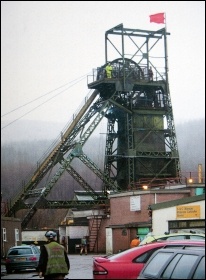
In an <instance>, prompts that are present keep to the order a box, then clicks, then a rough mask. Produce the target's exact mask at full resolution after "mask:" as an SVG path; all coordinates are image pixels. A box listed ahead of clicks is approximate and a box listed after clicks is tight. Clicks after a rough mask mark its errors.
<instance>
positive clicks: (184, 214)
mask: <svg viewBox="0 0 206 280" xmlns="http://www.w3.org/2000/svg"><path fill="white" fill-rule="evenodd" d="M183 218H196V219H198V218H200V205H196V206H194V205H193V206H185V205H181V206H177V207H176V219H183Z"/></svg>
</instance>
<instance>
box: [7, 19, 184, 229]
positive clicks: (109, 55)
mask: <svg viewBox="0 0 206 280" xmlns="http://www.w3.org/2000/svg"><path fill="white" fill-rule="evenodd" d="M167 35H169V33H168V32H167V31H166V29H165V28H163V29H160V30H157V31H148V30H139V29H129V28H124V27H123V24H120V25H118V26H116V27H114V28H112V29H110V30H108V31H106V33H105V63H104V65H102V66H99V67H97V68H96V69H93V73H92V75H90V76H88V79H87V83H88V88H89V89H90V91H91V92H90V93H89V94H88V95H87V96H86V97H85V99H84V101H83V103H82V104H81V105H80V109H79V110H78V111H77V112H76V113H75V114H74V115H73V118H72V120H71V121H70V122H69V124H68V125H67V126H66V127H65V128H64V130H63V131H62V132H61V134H60V136H59V137H58V138H57V139H56V140H55V142H54V143H53V144H52V146H50V147H49V149H48V150H47V151H46V153H45V154H44V155H43V157H42V158H41V159H40V160H39V161H38V164H37V168H36V169H35V170H34V171H33V172H32V173H31V175H30V176H29V179H27V180H26V183H24V185H23V186H21V187H20V188H19V190H18V192H17V193H16V194H15V196H14V197H13V199H12V200H11V203H10V206H9V208H8V211H7V212H6V214H5V215H6V216H15V213H16V212H17V211H18V210H19V209H27V213H26V215H25V217H24V219H23V221H22V228H25V227H26V226H27V224H28V223H29V221H30V219H31V218H32V217H33V216H34V214H35V213H36V211H37V209H39V208H71V207H76V208H77V207H80V208H82V207H84V208H85V207H88V208H91V207H92V206H94V205H102V204H105V201H107V194H108V192H110V191H112V192H121V191H125V190H129V189H138V188H142V187H145V186H146V187H147V188H153V187H155V188H158V187H159V188H164V187H165V186H166V185H167V184H168V183H171V182H176V183H177V182H179V180H180V163H179V153H178V147H177V140H176V133H175V125H174V118H173V111H172V104H171V98H170V91H169V81H168V60H167V59H168V57H167ZM109 62H110V64H111V66H112V75H111V77H110V78H108V77H107V75H106V72H105V68H106V66H107V64H108V63H109ZM150 67H152V69H153V79H152V80H151V79H150V77H149V75H148V70H149V68H150ZM103 118H104V119H105V118H106V120H107V128H106V143H105V158H104V168H103V169H102V168H100V167H99V166H98V165H97V164H96V163H95V162H94V161H93V160H92V159H91V158H90V157H89V155H86V154H85V153H84V151H83V146H84V144H85V143H86V142H87V141H88V140H89V137H90V136H91V135H92V134H93V132H94V131H95V129H96V127H97V126H98V125H99V123H100V122H101V121H102V120H103ZM74 159H75V160H80V161H81V163H83V164H85V165H86V167H87V168H88V169H89V170H90V171H91V172H93V173H94V174H95V176H97V177H98V178H99V179H100V180H101V181H102V185H101V192H97V191H96V190H95V189H94V186H92V182H88V181H87V180H86V179H85V178H84V176H83V175H82V174H81V170H78V168H77V167H75V166H74V165H72V162H73V160H74ZM54 167H55V168H56V169H55V172H51V171H52V169H53V168H54ZM65 171H66V173H69V174H70V175H71V176H72V177H73V178H74V179H75V180H76V181H77V182H78V183H79V185H80V186H81V187H82V188H83V189H84V190H85V191H86V192H88V194H90V196H91V197H92V200H90V201H88V200H87V201H83V202H82V201H74V200H72V201H65V200H64V201H49V200H48V199H47V196H48V194H49V193H50V191H51V190H52V188H53V187H54V185H55V184H56V183H57V181H58V180H59V178H60V177H61V176H62V175H63V173H64V172H65ZM46 176H47V177H46ZM45 178H46V180H45Z"/></svg>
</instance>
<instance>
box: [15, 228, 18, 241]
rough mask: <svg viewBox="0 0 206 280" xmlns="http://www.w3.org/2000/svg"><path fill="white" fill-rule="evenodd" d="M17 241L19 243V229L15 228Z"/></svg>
mask: <svg viewBox="0 0 206 280" xmlns="http://www.w3.org/2000/svg"><path fill="white" fill-rule="evenodd" d="M15 241H19V229H18V228H15Z"/></svg>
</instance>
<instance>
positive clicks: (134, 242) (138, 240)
mask: <svg viewBox="0 0 206 280" xmlns="http://www.w3.org/2000/svg"><path fill="white" fill-rule="evenodd" d="M139 244H140V238H139V236H138V235H136V237H135V238H134V239H132V241H131V243H130V248H134V247H137V246H138V245H139Z"/></svg>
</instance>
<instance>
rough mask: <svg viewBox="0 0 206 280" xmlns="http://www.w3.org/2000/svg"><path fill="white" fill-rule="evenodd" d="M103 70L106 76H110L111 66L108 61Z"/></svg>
mask: <svg viewBox="0 0 206 280" xmlns="http://www.w3.org/2000/svg"><path fill="white" fill-rule="evenodd" d="M105 71H106V74H107V78H111V77H112V66H111V64H110V63H108V64H107V66H106V67H105Z"/></svg>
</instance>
